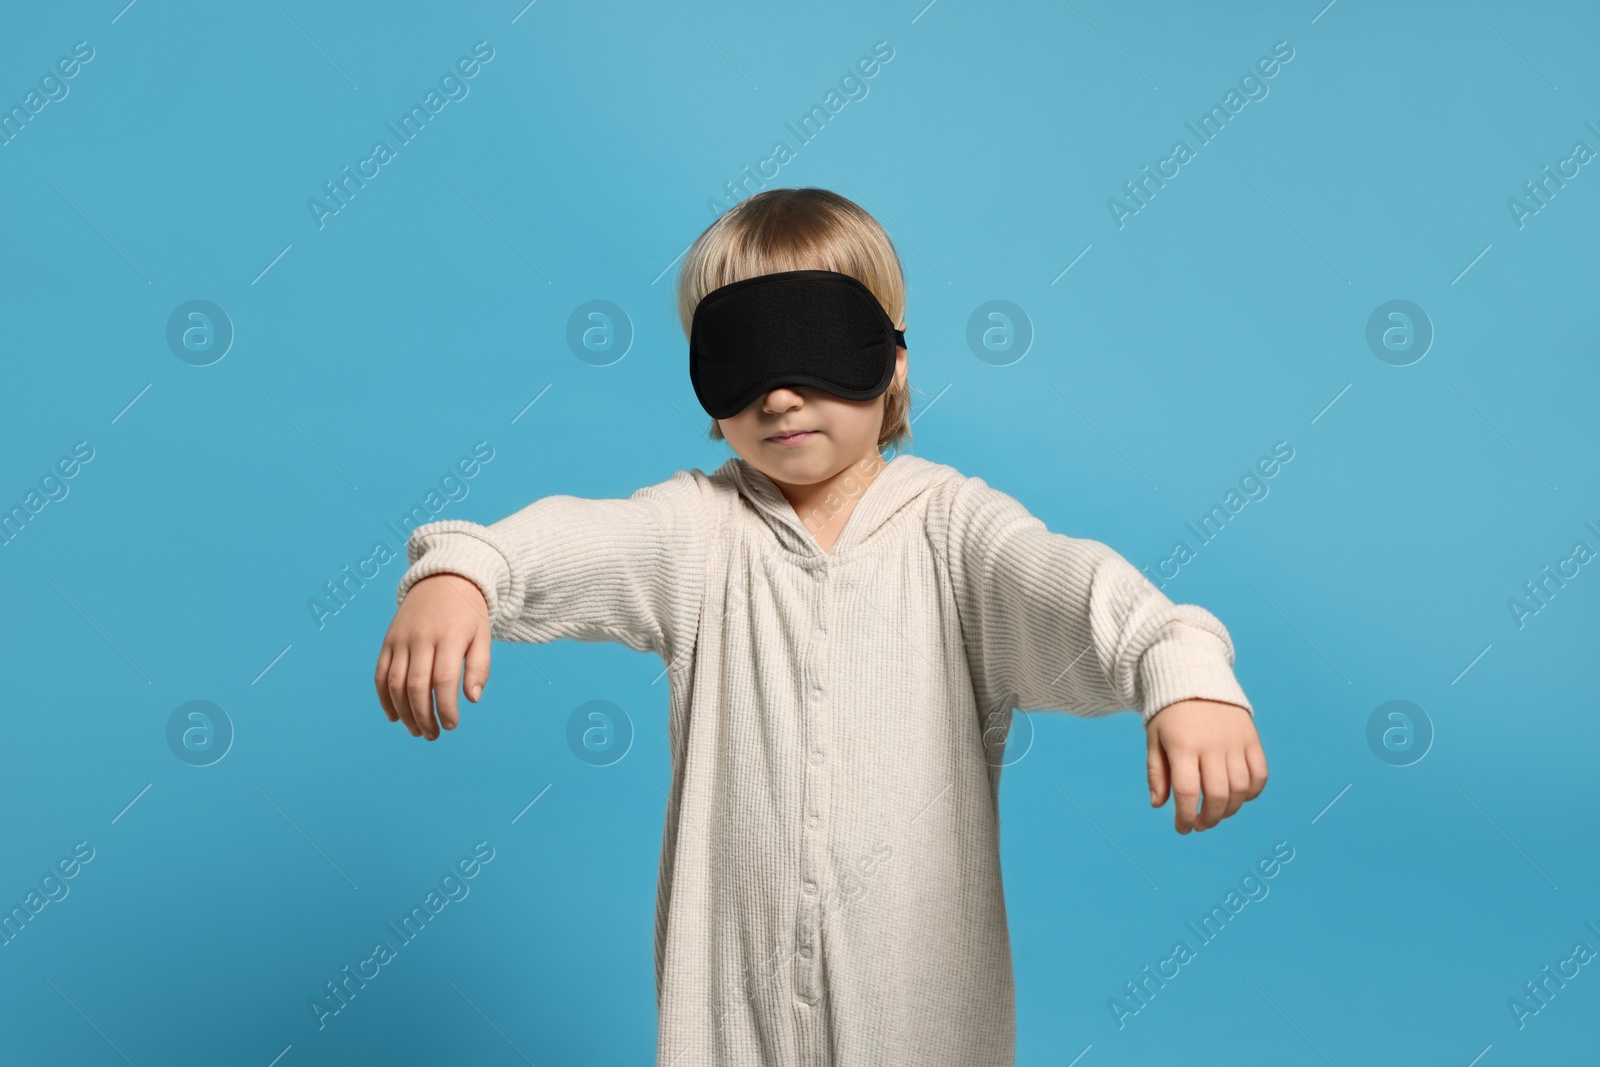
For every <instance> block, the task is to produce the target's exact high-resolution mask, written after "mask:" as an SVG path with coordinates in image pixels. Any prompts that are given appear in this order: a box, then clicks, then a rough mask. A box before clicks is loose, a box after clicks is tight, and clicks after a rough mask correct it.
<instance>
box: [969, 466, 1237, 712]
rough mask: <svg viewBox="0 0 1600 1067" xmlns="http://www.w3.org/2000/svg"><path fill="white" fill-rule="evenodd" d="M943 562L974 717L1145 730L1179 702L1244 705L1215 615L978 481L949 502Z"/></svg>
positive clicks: (1230, 650) (1108, 551)
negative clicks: (1092, 718)
mask: <svg viewBox="0 0 1600 1067" xmlns="http://www.w3.org/2000/svg"><path fill="white" fill-rule="evenodd" d="M948 521H949V534H948V537H949V541H948V557H949V565H950V571H951V577H952V579H953V582H954V586H955V594H956V599H957V604H958V610H959V614H960V617H961V625H962V630H963V633H964V635H965V641H966V647H967V658H968V661H969V662H970V664H971V665H972V674H973V682H974V685H975V687H976V688H977V697H978V700H979V705H980V709H981V710H983V711H985V712H987V711H992V710H995V709H998V708H1004V707H1016V708H1019V709H1021V710H1023V711H1043V710H1052V711H1053V710H1059V711H1067V712H1071V713H1073V714H1077V715H1103V714H1107V713H1109V712H1114V711H1121V710H1124V709H1135V710H1138V711H1139V712H1140V714H1141V716H1142V718H1143V720H1144V722H1145V723H1146V724H1148V723H1149V722H1150V720H1151V719H1152V718H1154V717H1155V714H1156V712H1158V711H1160V710H1161V709H1162V708H1164V707H1166V706H1167V705H1169V704H1173V703H1175V702H1177V701H1179V700H1184V699H1193V698H1200V699H1206V700H1214V701H1220V702H1223V703H1228V704H1237V705H1238V706H1239V707H1241V708H1243V709H1245V710H1246V711H1247V712H1248V711H1251V710H1252V709H1251V707H1250V702H1249V700H1248V699H1247V698H1246V697H1245V694H1244V690H1243V689H1241V688H1240V686H1239V683H1238V681H1237V679H1235V678H1234V676H1233V642H1232V640H1231V639H1230V638H1229V636H1228V631H1227V630H1226V629H1225V628H1224V627H1223V625H1222V623H1221V622H1220V621H1218V620H1217V618H1216V616H1214V615H1212V614H1211V613H1210V612H1208V611H1206V610H1205V609H1204V608H1201V607H1199V606H1197V605H1194V604H1174V603H1173V602H1172V601H1171V600H1169V599H1167V597H1166V596H1165V595H1164V594H1163V593H1162V592H1161V591H1160V590H1159V589H1157V588H1156V587H1155V585H1154V584H1153V583H1152V582H1151V581H1150V580H1149V579H1148V578H1146V577H1145V576H1144V575H1143V574H1140V573H1139V571H1138V570H1137V569H1136V568H1135V567H1134V566H1133V564H1131V563H1129V562H1128V561H1127V560H1125V559H1123V558H1122V557H1121V556H1120V555H1118V554H1117V553H1116V552H1115V551H1114V550H1113V549H1111V548H1110V547H1109V546H1108V545H1105V544H1103V543H1101V542H1099V541H1093V540H1089V539H1087V538H1078V537H1068V536H1067V535H1065V534H1059V533H1054V532H1052V531H1051V530H1049V529H1047V528H1046V527H1045V525H1044V523H1043V522H1042V521H1040V520H1039V519H1038V518H1036V517H1035V516H1034V515H1032V514H1031V513H1030V512H1029V511H1028V510H1027V509H1026V508H1025V507H1023V506H1022V504H1021V503H1019V502H1018V501H1017V500H1016V499H1014V498H1013V497H1011V496H1009V495H1008V494H1006V493H1003V492H1001V491H1000V490H998V489H995V488H992V487H991V486H989V485H988V484H987V483H986V482H984V480H983V479H981V478H967V479H965V480H964V481H963V482H962V483H961V484H960V487H959V488H958V489H957V490H955V492H954V493H953V495H952V498H951V502H950V510H949V516H948Z"/></svg>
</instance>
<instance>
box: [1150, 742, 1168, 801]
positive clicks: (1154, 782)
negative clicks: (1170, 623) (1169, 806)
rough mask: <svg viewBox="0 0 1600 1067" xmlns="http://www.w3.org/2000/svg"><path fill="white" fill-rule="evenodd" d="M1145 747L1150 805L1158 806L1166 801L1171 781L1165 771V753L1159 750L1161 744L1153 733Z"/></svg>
mask: <svg viewBox="0 0 1600 1067" xmlns="http://www.w3.org/2000/svg"><path fill="white" fill-rule="evenodd" d="M1145 749H1146V752H1145V773H1146V774H1147V775H1148V776H1149V778H1150V806H1151V807H1152V808H1159V807H1160V806H1161V805H1163V804H1165V803H1166V802H1167V788H1168V786H1169V784H1170V781H1171V778H1170V775H1169V774H1168V772H1167V754H1166V753H1165V752H1162V751H1161V744H1160V742H1158V741H1157V740H1156V738H1155V735H1154V734H1151V735H1150V737H1149V743H1148V744H1147V745H1146V746H1145Z"/></svg>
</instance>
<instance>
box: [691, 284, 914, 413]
mask: <svg viewBox="0 0 1600 1067" xmlns="http://www.w3.org/2000/svg"><path fill="white" fill-rule="evenodd" d="M905 343H906V336H905V333H904V331H901V330H897V329H895V328H894V323H893V322H891V321H890V319H889V316H888V315H887V314H886V313H885V312H884V310H883V305H882V304H880V303H878V298H877V297H875V296H873V295H872V290H870V289H868V288H867V287H866V286H865V285H863V284H861V282H859V281H857V280H856V279H855V278H852V277H851V276H850V275H848V274H840V273H838V272H836V271H831V270H790V271H781V272H779V273H777V274H762V275H758V276H757V277H754V278H746V279H745V280H744V281H739V282H733V283H732V284H730V285H724V286H723V287H722V288H720V289H713V290H712V291H711V292H709V293H707V294H706V295H705V298H704V299H702V300H701V301H700V303H699V304H698V305H697V306H696V307H695V310H694V321H693V324H692V325H691V327H690V329H689V380H690V381H691V382H693V383H694V395H695V396H696V397H697V398H698V399H699V401H700V406H701V407H703V408H705V409H706V413H707V414H709V415H710V416H711V417H712V418H714V419H727V418H732V417H733V416H734V415H737V414H738V413H739V412H741V411H743V410H744V409H745V407H746V406H747V405H748V404H749V403H750V402H751V401H753V400H755V399H756V398H757V397H759V396H761V394H763V393H765V392H767V391H768V390H770V389H776V388H777V387H778V386H780V385H810V386H814V387H816V388H818V389H821V390H822V391H824V392H826V393H831V394H833V395H834V396H839V397H843V398H844V399H846V400H871V399H872V398H873V397H875V396H878V395H879V394H881V393H883V392H884V391H885V390H886V389H888V388H889V383H890V382H891V381H893V380H894V370H895V349H896V348H897V347H898V348H904V347H905Z"/></svg>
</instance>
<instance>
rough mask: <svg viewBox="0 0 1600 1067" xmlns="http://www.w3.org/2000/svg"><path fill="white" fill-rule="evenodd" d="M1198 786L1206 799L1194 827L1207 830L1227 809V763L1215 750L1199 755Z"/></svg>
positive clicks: (1219, 819)
mask: <svg viewBox="0 0 1600 1067" xmlns="http://www.w3.org/2000/svg"><path fill="white" fill-rule="evenodd" d="M1200 786H1201V788H1202V789H1204V790H1205V793H1206V799H1205V803H1203V804H1202V805H1201V807H1200V817H1199V818H1198V819H1196V820H1195V826H1196V827H1197V828H1198V829H1201V830H1209V829H1211V827H1213V826H1215V825H1217V823H1219V822H1221V821H1222V813H1223V812H1224V811H1225V810H1227V807H1228V762H1227V760H1226V759H1225V758H1224V757H1223V755H1222V753H1220V752H1218V751H1216V750H1215V749H1209V750H1207V751H1206V752H1203V753H1201V755H1200Z"/></svg>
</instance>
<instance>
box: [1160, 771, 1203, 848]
mask: <svg viewBox="0 0 1600 1067" xmlns="http://www.w3.org/2000/svg"><path fill="white" fill-rule="evenodd" d="M1167 763H1168V765H1169V766H1170V767H1171V768H1172V796H1173V805H1172V808H1173V813H1172V825H1173V828H1174V829H1176V830H1177V831H1178V833H1180V834H1186V833H1188V832H1189V831H1190V830H1193V829H1194V817H1195V815H1196V813H1197V812H1198V810H1199V807H1200V762H1199V760H1198V759H1197V758H1196V757H1195V754H1194V753H1193V752H1188V751H1181V752H1169V753H1167Z"/></svg>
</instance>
